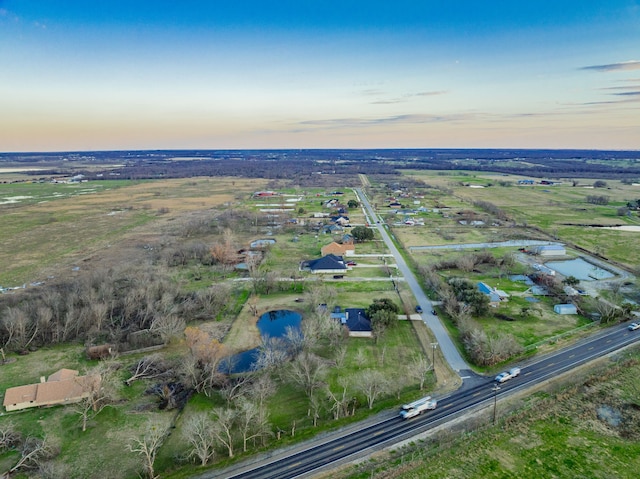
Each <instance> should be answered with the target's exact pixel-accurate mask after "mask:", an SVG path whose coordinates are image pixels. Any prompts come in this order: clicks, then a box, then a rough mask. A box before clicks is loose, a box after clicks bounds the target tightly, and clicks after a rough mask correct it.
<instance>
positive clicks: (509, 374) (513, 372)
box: [496, 368, 520, 383]
mask: <svg viewBox="0 0 640 479" xmlns="http://www.w3.org/2000/svg"><path fill="white" fill-rule="evenodd" d="M519 374H520V368H511V369H509V371H506V372H504V373H500V374H498V375H497V376H496V381H497V382H499V383H503V382H505V381H508V380H509V379H512V378H515V377H516V376H518V375H519Z"/></svg>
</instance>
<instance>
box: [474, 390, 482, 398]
mask: <svg viewBox="0 0 640 479" xmlns="http://www.w3.org/2000/svg"><path fill="white" fill-rule="evenodd" d="M480 394H482V391H481V392H477V393H475V394H473V397H476V396H480Z"/></svg>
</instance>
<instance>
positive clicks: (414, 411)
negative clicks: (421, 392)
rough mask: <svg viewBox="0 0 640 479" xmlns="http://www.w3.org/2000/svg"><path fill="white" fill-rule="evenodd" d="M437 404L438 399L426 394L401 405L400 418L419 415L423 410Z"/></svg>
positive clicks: (432, 407)
mask: <svg viewBox="0 0 640 479" xmlns="http://www.w3.org/2000/svg"><path fill="white" fill-rule="evenodd" d="M437 405H438V401H436V400H435V399H431V396H427V397H424V398H422V399H418V400H417V401H413V402H412V403H409V404H405V405H404V406H402V410H401V411H400V416H401V417H402V419H409V418H412V417H415V416H419V415H420V414H422V413H423V412H425V411H428V410H430V409H435V408H436V406H437Z"/></svg>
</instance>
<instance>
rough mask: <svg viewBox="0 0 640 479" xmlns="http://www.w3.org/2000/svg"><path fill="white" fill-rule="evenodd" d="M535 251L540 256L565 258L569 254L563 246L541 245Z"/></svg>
mask: <svg viewBox="0 0 640 479" xmlns="http://www.w3.org/2000/svg"><path fill="white" fill-rule="evenodd" d="M533 251H534V253H535V254H537V255H539V256H565V255H566V254H567V250H566V249H565V247H564V246H563V245H561V244H545V245H540V246H536V247H535V248H534V249H533Z"/></svg>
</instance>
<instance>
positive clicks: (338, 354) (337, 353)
mask: <svg viewBox="0 0 640 479" xmlns="http://www.w3.org/2000/svg"><path fill="white" fill-rule="evenodd" d="M346 358H347V347H346V346H345V345H344V344H341V345H339V346H337V347H336V348H335V350H334V360H335V362H336V367H337V368H338V369H341V368H342V366H343V365H344V361H345V359H346Z"/></svg>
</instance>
